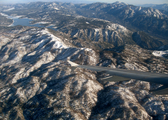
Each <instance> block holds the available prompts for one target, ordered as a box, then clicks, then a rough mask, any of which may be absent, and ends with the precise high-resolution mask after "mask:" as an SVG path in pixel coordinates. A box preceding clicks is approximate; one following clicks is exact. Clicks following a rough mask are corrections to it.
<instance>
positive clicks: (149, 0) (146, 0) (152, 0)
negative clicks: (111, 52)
mask: <svg viewBox="0 0 168 120" xmlns="http://www.w3.org/2000/svg"><path fill="white" fill-rule="evenodd" d="M35 1H61V2H73V3H79V2H82V3H86V2H87V3H89V2H108V3H113V2H115V1H117V0H0V4H4V3H26V2H35ZM119 1H120V2H125V3H128V4H134V5H138V4H163V3H168V0H138V1H137V0H119Z"/></svg>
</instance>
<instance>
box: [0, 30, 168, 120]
mask: <svg viewBox="0 0 168 120" xmlns="http://www.w3.org/2000/svg"><path fill="white" fill-rule="evenodd" d="M9 31H10V32H9ZM0 34H1V36H0V119H12V120H14V119H23V120H24V119H27V120H28V119H35V120H38V119H39V120H41V119H42V120H43V119H51V120H53V119H56V120H58V119H59V120H62V119H75V120H79V119H81V120H86V119H91V120H94V119H95V120H97V119H103V120H106V119H139V120H142V119H145V120H151V119H166V118H167V117H168V114H167V111H168V97H167V96H161V95H159V96H156V95H153V94H151V93H150V92H149V90H151V89H156V88H158V87H160V86H161V85H156V84H150V83H148V82H143V81H139V80H129V81H123V82H116V83H115V82H104V81H101V80H100V78H101V77H104V76H105V74H101V73H97V72H94V71H89V70H86V69H81V68H76V69H72V68H71V66H70V65H69V63H68V62H67V60H71V61H74V62H76V63H78V64H85V65H93V66H95V65H99V66H105V67H113V68H124V69H131V70H140V71H157V72H164V73H167V64H166V63H167V60H166V59H164V58H156V57H155V56H153V55H152V51H149V50H144V49H142V48H140V47H138V46H136V45H135V46H131V45H127V46H125V47H124V48H122V47H121V48H118V49H113V50H103V51H100V52H96V51H94V50H92V49H89V48H75V47H73V46H71V45H70V44H68V42H67V43H65V41H64V42H63V41H62V39H60V38H59V37H57V36H54V35H53V34H51V33H50V32H49V31H48V30H47V29H41V28H31V27H21V28H20V29H17V28H15V27H14V28H13V29H12V30H8V29H7V30H6V31H0ZM156 65H157V66H156ZM159 66H162V68H160V67H159Z"/></svg>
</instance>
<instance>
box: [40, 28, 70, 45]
mask: <svg viewBox="0 0 168 120" xmlns="http://www.w3.org/2000/svg"><path fill="white" fill-rule="evenodd" d="M41 33H42V34H47V35H48V36H50V38H51V39H52V40H51V41H54V42H55V44H54V48H68V46H67V45H65V44H64V43H63V41H62V40H61V39H60V38H58V37H56V36H54V35H53V34H51V33H50V32H49V31H48V30H47V29H45V30H42V31H41Z"/></svg>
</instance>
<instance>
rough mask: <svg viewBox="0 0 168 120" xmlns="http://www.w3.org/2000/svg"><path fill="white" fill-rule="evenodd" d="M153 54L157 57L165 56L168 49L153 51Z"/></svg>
mask: <svg viewBox="0 0 168 120" xmlns="http://www.w3.org/2000/svg"><path fill="white" fill-rule="evenodd" d="M152 54H153V55H154V56H156V57H163V55H165V54H168V50H166V51H153V53H152Z"/></svg>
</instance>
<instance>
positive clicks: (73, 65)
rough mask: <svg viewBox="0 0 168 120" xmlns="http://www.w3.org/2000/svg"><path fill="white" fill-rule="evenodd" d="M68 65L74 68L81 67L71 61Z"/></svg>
mask: <svg viewBox="0 0 168 120" xmlns="http://www.w3.org/2000/svg"><path fill="white" fill-rule="evenodd" d="M68 63H69V64H70V65H71V66H72V67H77V66H79V65H78V64H76V63H74V62H72V61H70V60H68Z"/></svg>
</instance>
